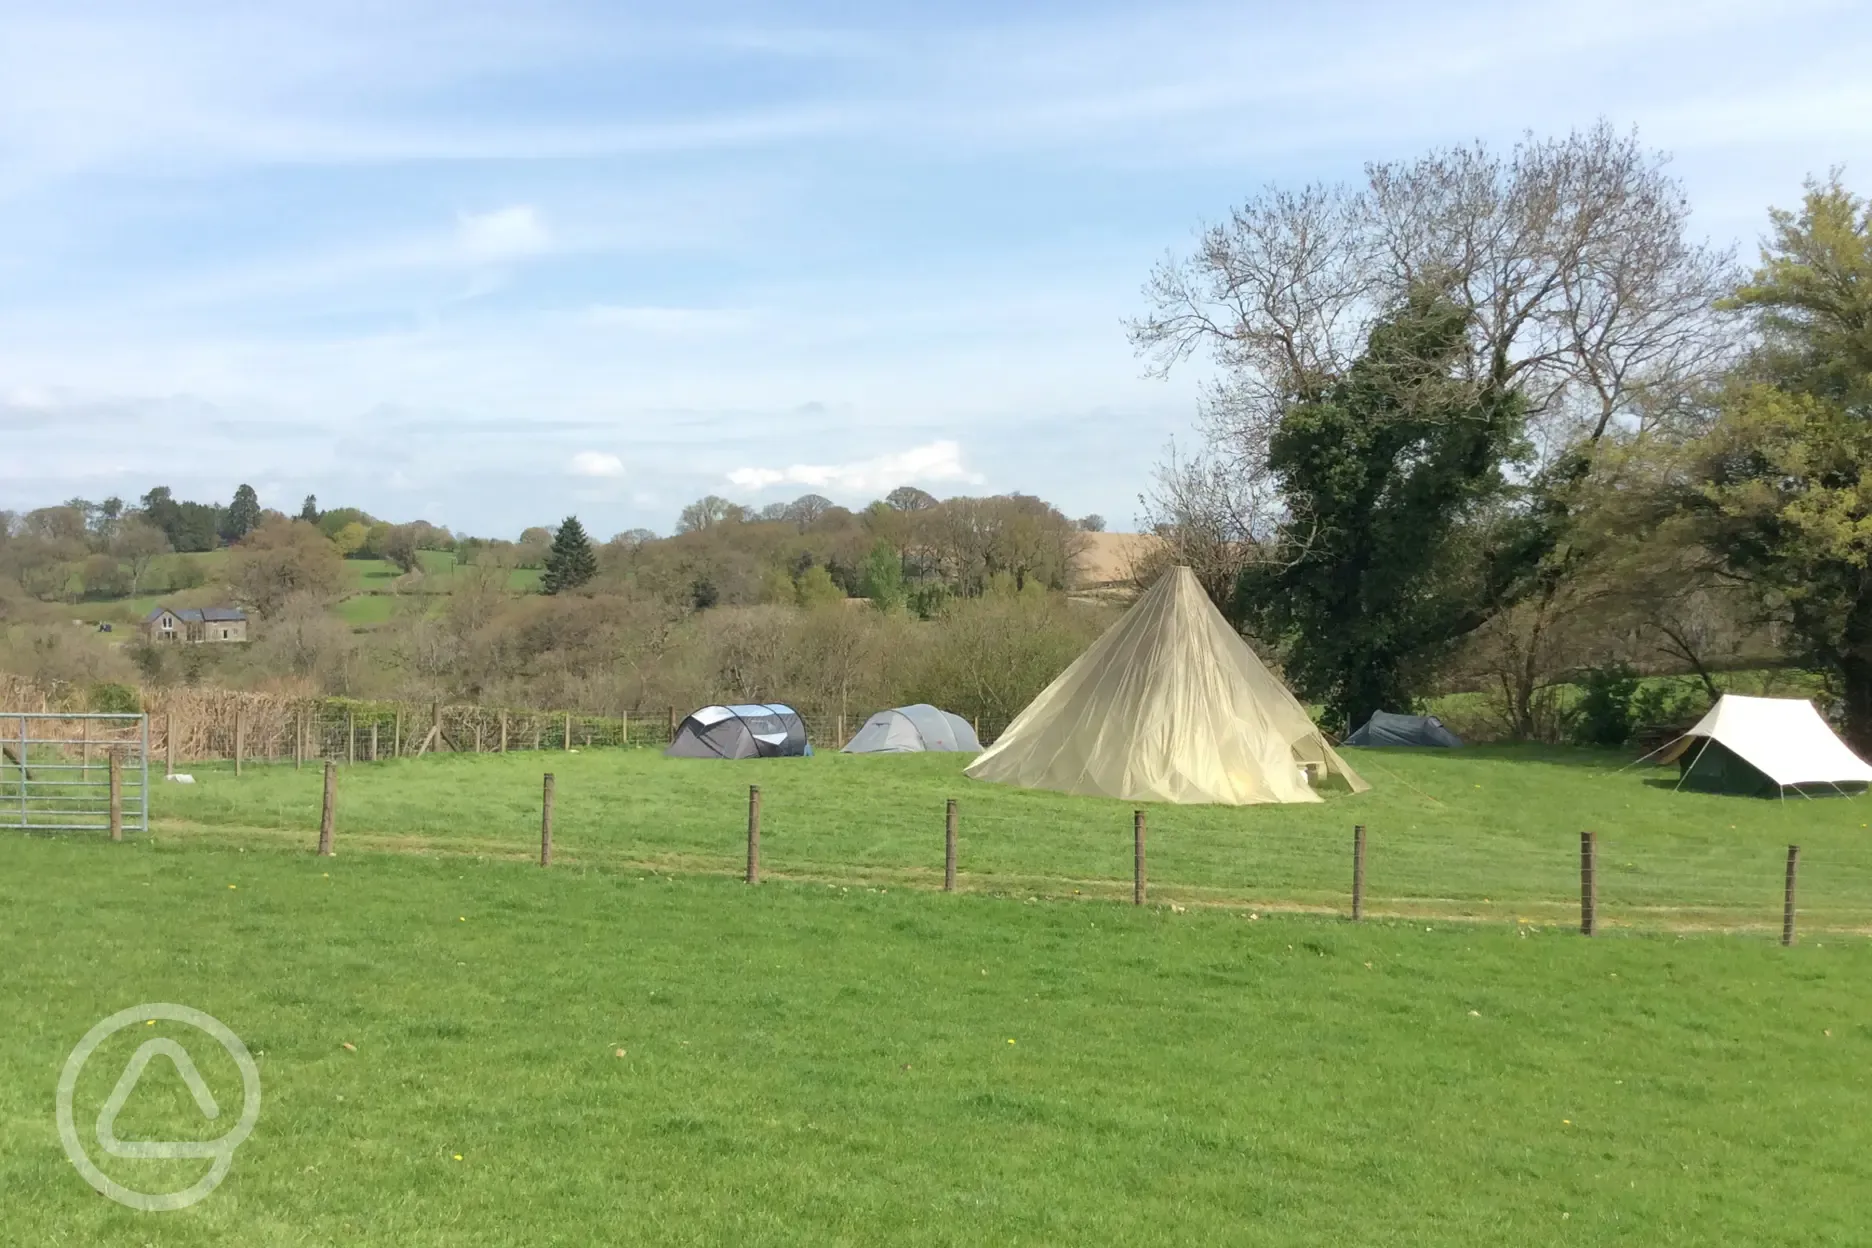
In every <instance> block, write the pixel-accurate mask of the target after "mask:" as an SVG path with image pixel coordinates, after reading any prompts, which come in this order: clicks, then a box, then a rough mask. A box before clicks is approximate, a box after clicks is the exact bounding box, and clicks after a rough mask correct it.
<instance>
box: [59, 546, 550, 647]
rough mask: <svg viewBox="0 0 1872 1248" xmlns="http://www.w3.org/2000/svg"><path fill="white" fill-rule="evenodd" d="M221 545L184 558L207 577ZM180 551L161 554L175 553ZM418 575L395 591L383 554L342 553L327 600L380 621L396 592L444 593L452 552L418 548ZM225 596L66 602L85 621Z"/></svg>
mask: <svg viewBox="0 0 1872 1248" xmlns="http://www.w3.org/2000/svg"><path fill="white" fill-rule="evenodd" d="M227 556H228V552H227V551H226V550H215V551H208V552H206V553H203V554H196V555H189V556H186V557H187V558H190V559H194V560H196V561H198V562H200V563H202V564H203V565H204V566H205V567H206V568H207V569H208V576H209V578H210V581H211V582H212V581H213V580H214V578H216V577H218V576H220V575H222V573H223V571H224V565H225V564H226V562H227ZM179 557H181V556H173V555H172V556H166V557H165V558H168V559H175V558H179ZM422 563H423V570H424V579H423V581H422V582H421V583H420V584H419V585H417V586H413V587H410V588H409V589H408V590H407V591H399V589H398V588H397V585H396V582H397V579H398V578H399V577H400V576H401V575H402V573H401V571H400V570H399V569H398V568H397V567H396V565H395V564H393V563H391V562H389V561H388V560H386V559H347V560H345V573H346V576H347V584H348V589H347V590H346V594H347V596H346V597H344V598H343V599H341V600H340V601H339V602H337V603H336V604H334V605H333V608H332V610H333V612H334V613H335V614H336V615H337V616H338V618H340V619H342V620H343V621H344V622H345V623H346V624H349V625H351V626H352V627H354V628H359V627H369V626H371V625H376V624H382V623H384V622H385V621H387V620H389V619H390V618H391V617H392V616H393V615H395V613H396V606H397V602H398V600H399V597H410V596H414V595H437V596H441V595H446V594H449V593H451V592H452V591H453V585H452V581H453V579H454V573H455V556H454V555H452V554H450V553H449V552H447V551H438V550H429V551H424V552H422ZM161 565H162V561H161V560H159V561H158V567H157V569H156V570H155V571H154V572H153V575H154V577H155V579H158V580H160V579H161V576H162V572H163V569H162V567H161ZM539 583H540V570H539V569H538V568H515V569H513V570H512V571H511V572H510V573H509V574H508V578H507V585H508V588H509V589H511V590H512V591H513V592H515V593H532V592H535V591H537V590H538V589H539ZM224 597H225V595H224V594H221V593H220V592H219V591H216V590H215V589H214V588H212V585H208V586H203V587H201V588H199V589H191V590H179V591H176V592H174V593H162V594H142V595H139V596H138V597H135V598H117V599H104V600H94V601H86V602H81V603H79V604H77V605H76V606H75V607H73V608H72V618H74V619H82V620H85V621H87V622H93V623H95V622H97V621H99V620H110V621H113V622H128V621H133V620H138V619H141V618H142V617H144V616H146V615H148V614H149V613H150V612H151V611H153V610H155V609H156V608H157V607H159V606H163V605H165V604H173V603H181V604H183V605H185V606H199V605H203V604H212V603H216V602H220V601H221V600H222V599H223V598H224Z"/></svg>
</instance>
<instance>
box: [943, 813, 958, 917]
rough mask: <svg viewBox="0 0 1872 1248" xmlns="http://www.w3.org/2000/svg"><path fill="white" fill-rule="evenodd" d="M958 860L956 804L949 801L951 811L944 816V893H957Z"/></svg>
mask: <svg viewBox="0 0 1872 1248" xmlns="http://www.w3.org/2000/svg"><path fill="white" fill-rule="evenodd" d="M955 859H956V803H955V798H953V797H952V798H950V799H949V809H948V810H947V812H946V813H945V814H944V816H943V892H945V893H953V892H955Z"/></svg>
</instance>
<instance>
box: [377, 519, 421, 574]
mask: <svg viewBox="0 0 1872 1248" xmlns="http://www.w3.org/2000/svg"><path fill="white" fill-rule="evenodd" d="M421 539H422V534H421V531H420V530H418V529H417V527H416V526H415V525H413V524H398V525H393V526H391V527H390V529H389V531H388V532H386V533H385V534H384V536H383V540H382V543H381V546H382V552H383V557H384V558H385V559H388V560H389V561H390V562H391V563H394V564H395V565H396V566H397V567H399V568H401V569H403V571H405V572H415V571H417V570H419V569H420V568H421V566H422V561H421V554H420V552H421V550H422V545H421Z"/></svg>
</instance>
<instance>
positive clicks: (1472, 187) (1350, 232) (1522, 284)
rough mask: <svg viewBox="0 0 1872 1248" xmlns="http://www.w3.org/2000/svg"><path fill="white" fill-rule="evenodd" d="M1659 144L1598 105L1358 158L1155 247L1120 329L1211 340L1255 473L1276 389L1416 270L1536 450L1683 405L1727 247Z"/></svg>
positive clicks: (1334, 358)
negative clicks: (1515, 403)
mask: <svg viewBox="0 0 1872 1248" xmlns="http://www.w3.org/2000/svg"><path fill="white" fill-rule="evenodd" d="M1665 163H1666V162H1665V158H1664V157H1663V156H1662V155H1660V154H1658V153H1656V152H1652V151H1650V150H1648V149H1645V148H1644V147H1642V146H1641V145H1640V144H1639V142H1638V140H1637V138H1636V136H1635V135H1620V134H1618V133H1616V132H1614V131H1613V130H1612V129H1611V127H1610V126H1607V125H1605V124H1600V125H1598V126H1596V127H1594V128H1592V129H1590V130H1587V131H1585V132H1583V133H1575V134H1571V135H1568V136H1567V137H1566V138H1564V139H1549V140H1536V139H1534V138H1532V137H1529V138H1528V139H1526V140H1524V141H1523V142H1522V143H1521V144H1519V145H1518V146H1517V147H1516V148H1515V149H1514V150H1513V151H1512V152H1511V153H1509V155H1507V156H1506V157H1503V156H1499V155H1496V154H1493V153H1491V152H1489V151H1488V150H1487V149H1486V148H1484V147H1482V146H1481V145H1476V146H1474V147H1463V148H1454V149H1450V150H1447V151H1440V152H1432V153H1431V154H1429V155H1427V156H1425V157H1422V158H1420V159H1418V160H1414V161H1408V162H1388V163H1377V164H1372V165H1369V166H1367V167H1366V171H1365V173H1366V176H1365V184H1364V185H1363V186H1360V187H1349V186H1325V185H1314V186H1309V187H1306V188H1304V189H1302V190H1300V191H1283V190H1279V189H1269V190H1268V191H1266V192H1264V193H1263V194H1262V195H1260V196H1259V197H1257V198H1255V199H1253V200H1251V201H1249V202H1248V203H1247V204H1245V205H1243V206H1242V207H1240V208H1237V209H1235V210H1234V212H1233V213H1232V214H1231V215H1230V218H1229V220H1228V221H1227V222H1226V223H1224V224H1221V225H1216V226H1212V227H1210V228H1208V229H1207V230H1205V231H1204V232H1203V234H1202V236H1201V239H1200V242H1199V244H1198V246H1197V248H1196V250H1195V252H1194V253H1193V254H1191V255H1189V256H1185V257H1180V258H1179V257H1172V258H1170V259H1168V260H1166V261H1165V262H1164V263H1162V264H1161V265H1160V266H1159V267H1158V268H1157V269H1156V270H1155V271H1154V272H1153V273H1152V275H1151V277H1150V280H1149V282H1148V283H1147V285H1146V286H1145V296H1146V298H1147V300H1148V301H1149V303H1150V305H1151V311H1150V312H1149V313H1148V314H1147V315H1146V316H1144V317H1143V318H1141V319H1139V320H1137V321H1135V322H1133V323H1132V325H1131V327H1130V331H1131V338H1132V342H1133V344H1134V345H1135V346H1136V347H1137V348H1138V349H1139V351H1140V352H1142V353H1144V354H1147V355H1149V356H1150V357H1151V358H1152V359H1153V361H1154V367H1155V370H1156V371H1158V372H1167V371H1168V370H1169V369H1171V368H1172V367H1173V366H1175V365H1176V364H1178V363H1180V362H1182V361H1184V360H1186V359H1188V358H1190V357H1191V356H1192V355H1195V354H1197V353H1199V352H1208V353H1209V354H1210V355H1212V356H1213V358H1214V360H1215V362H1216V364H1217V365H1218V366H1219V367H1220V370H1221V375H1220V377H1219V378H1218V379H1217V380H1216V381H1214V382H1213V383H1211V384H1210V385H1209V386H1208V388H1207V390H1206V392H1205V395H1204V401H1203V409H1202V420H1203V428H1204V431H1205V433H1206V434H1207V435H1208V437H1209V440H1210V443H1211V446H1212V449H1213V450H1214V451H1215V452H1216V453H1218V454H1220V455H1221V456H1223V457H1225V458H1226V459H1228V460H1230V461H1231V462H1232V465H1233V467H1234V468H1235V469H1236V470H1237V471H1238V472H1240V473H1242V474H1243V475H1244V476H1246V477H1247V478H1249V479H1251V480H1252V479H1259V478H1260V477H1262V476H1264V474H1265V454H1266V448H1267V440H1268V437H1269V435H1270V434H1271V433H1272V432H1273V429H1274V427H1275V426H1276V425H1277V424H1278V422H1279V419H1280V417H1281V415H1282V413H1284V412H1285V411H1286V410H1287V408H1288V406H1289V405H1290V404H1292V403H1293V402H1294V401H1296V400H1297V399H1303V398H1307V397H1311V396H1313V395H1315V394H1316V393H1317V392H1318V391H1319V389H1320V387H1321V386H1322V385H1323V384H1324V383H1325V382H1326V381H1327V380H1329V379H1331V378H1333V377H1335V376H1337V375H1339V374H1340V373H1342V372H1343V371H1344V370H1345V369H1346V367H1348V365H1349V364H1350V362H1351V360H1352V359H1353V358H1355V357H1356V356H1357V354H1358V353H1359V351H1360V350H1361V349H1362V348H1363V346H1364V344H1365V341H1366V338H1367V336H1368V334H1369V331H1370V329H1371V326H1372V325H1373V323H1374V322H1375V321H1376V320H1377V319H1378V318H1379V317H1381V316H1383V315H1385V314H1386V313H1387V312H1388V311H1389V310H1391V309H1393V308H1395V307H1397V306H1399V305H1401V304H1402V302H1403V301H1404V299H1405V298H1406V297H1407V296H1408V295H1409V293H1410V292H1411V290H1412V289H1414V288H1417V287H1419V286H1422V285H1424V284H1429V285H1432V286H1434V287H1436V288H1438V289H1440V290H1442V291H1444V292H1445V293H1446V294H1447V295H1448V296H1449V297H1450V298H1452V299H1454V300H1456V301H1457V302H1458V303H1459V304H1460V305H1461V306H1463V307H1464V308H1465V309H1466V310H1467V311H1468V312H1469V313H1470V316H1471V336H1472V343H1471V352H1470V356H1469V359H1468V362H1467V365H1466V372H1467V375H1468V377H1469V379H1470V380H1471V381H1472V382H1474V383H1475V384H1477V385H1487V386H1493V387H1499V388H1504V389H1505V388H1515V389H1517V390H1519V391H1520V392H1521V393H1522V394H1523V395H1524V396H1526V397H1527V398H1528V399H1529V400H1530V403H1531V410H1532V411H1533V413H1534V414H1535V417H1536V423H1537V426H1538V427H1540V428H1541V429H1542V430H1543V431H1544V433H1545V434H1546V437H1545V439H1544V442H1545V446H1544V449H1546V450H1547V451H1548V452H1549V454H1558V453H1560V452H1562V451H1564V450H1566V449H1568V448H1570V447H1574V446H1576V445H1577V444H1578V443H1579V441H1580V440H1581V439H1582V438H1583V439H1584V440H1586V441H1587V442H1596V441H1598V440H1599V439H1601V438H1603V437H1605V436H1606V435H1607V434H1609V433H1612V432H1613V431H1615V430H1617V429H1620V428H1625V429H1632V430H1636V429H1639V428H1641V427H1644V426H1645V425H1646V424H1647V422H1650V421H1653V420H1656V419H1660V418H1663V417H1664V416H1666V415H1667V414H1670V413H1672V412H1674V411H1676V410H1678V403H1677V399H1678V397H1679V396H1680V395H1681V394H1682V393H1684V392H1685V391H1686V390H1687V389H1688V387H1689V386H1691V385H1692V384H1694V383H1695V382H1696V381H1698V380H1700V379H1702V378H1704V377H1706V376H1708V374H1709V371H1710V369H1711V368H1712V367H1713V366H1714V365H1715V364H1716V363H1718V362H1719V361H1720V360H1721V359H1722V357H1723V355H1724V352H1725V350H1726V346H1727V339H1726V338H1725V336H1724V334H1723V332H1722V330H1721V327H1720V326H1719V324H1718V323H1717V321H1716V319H1715V318H1714V316H1713V314H1712V310H1711V305H1712V303H1713V302H1714V300H1715V298H1716V297H1717V296H1718V295H1719V294H1720V293H1721V292H1722V291H1723V289H1724V288H1725V285H1726V283H1727V281H1728V279H1729V277H1730V275H1731V270H1732V267H1733V254H1732V253H1731V252H1729V251H1722V250H1716V249H1712V248H1710V247H1707V246H1703V245H1699V244H1695V243H1693V242H1691V241H1689V240H1688V239H1687V237H1686V229H1687V226H1688V218H1689V207H1688V205H1687V203H1686V202H1685V199H1684V197H1683V193H1682V191H1681V189H1680V188H1679V187H1678V185H1677V183H1676V182H1675V181H1674V180H1672V179H1671V178H1670V177H1669V176H1668V175H1667V173H1666V171H1665Z"/></svg>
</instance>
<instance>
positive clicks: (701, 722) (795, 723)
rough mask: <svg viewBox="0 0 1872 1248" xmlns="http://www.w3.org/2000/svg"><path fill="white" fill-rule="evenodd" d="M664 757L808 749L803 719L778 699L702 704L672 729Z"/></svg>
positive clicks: (790, 754) (780, 754) (772, 754)
mask: <svg viewBox="0 0 1872 1248" xmlns="http://www.w3.org/2000/svg"><path fill="white" fill-rule="evenodd" d="M663 753H664V755H665V756H666V757H668V758H794V757H799V756H802V755H809V754H811V753H812V746H811V745H809V744H807V742H806V721H804V720H803V719H801V718H800V716H799V712H798V711H795V710H794V709H793V708H792V707H790V706H782V705H780V704H778V703H771V704H747V705H737V706H705V707H703V708H702V709H701V710H699V711H695V712H693V713H691V714H690V715H689V716H688V717H686V718H685V719H684V720H683V721H682V724H681V726H680V727H678V728H677V730H676V736H675V738H674V739H673V740H671V741H670V744H669V748H668V749H667V750H664V751H663Z"/></svg>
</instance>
